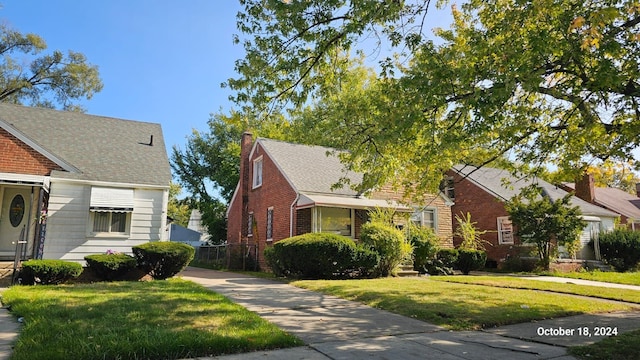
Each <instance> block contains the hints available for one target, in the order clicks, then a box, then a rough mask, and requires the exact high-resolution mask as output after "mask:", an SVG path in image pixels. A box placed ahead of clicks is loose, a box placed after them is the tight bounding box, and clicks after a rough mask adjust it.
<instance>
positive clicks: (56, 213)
mask: <svg viewBox="0 0 640 360" xmlns="http://www.w3.org/2000/svg"><path fill="white" fill-rule="evenodd" d="M164 192H165V191H164V190H162V189H159V190H156V189H134V208H133V212H132V213H131V222H130V224H129V225H130V227H129V235H128V236H119V237H104V236H101V237H91V235H90V234H89V230H90V227H91V224H90V223H89V222H90V220H89V219H90V218H89V201H90V198H91V185H84V184H75V183H64V182H53V181H52V184H51V195H50V197H49V216H48V219H47V233H46V240H45V247H44V258H45V259H63V260H72V261H81V262H84V257H85V256H86V255H90V254H101V253H105V252H107V250H112V251H118V252H124V253H129V254H130V253H131V247H132V246H135V245H139V244H142V243H145V242H148V241H158V240H161V239H162V233H163V232H164V228H165V225H164V222H165V220H164V219H166V214H164V212H163V209H164V208H166V204H164V205H163V200H164V198H165V196H164Z"/></svg>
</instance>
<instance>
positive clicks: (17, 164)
mask: <svg viewBox="0 0 640 360" xmlns="http://www.w3.org/2000/svg"><path fill="white" fill-rule="evenodd" d="M170 181H171V171H170V168H169V160H168V158H167V153H166V148H165V146H164V140H163V137H162V129H161V127H160V125H159V124H152V123H144V122H138V121H129V120H120V119H114V118H108V117H101V116H94V115H87V114H82V113H77V112H66V111H56V110H51V109H44V108H31V107H24V106H18V105H13V104H4V103H2V104H0V205H1V206H0V259H3V260H6V259H13V258H14V257H15V255H16V253H19V255H20V257H21V258H22V259H27V258H45V259H63V260H71V261H79V262H84V256H85V255H89V254H96V253H105V252H106V251H107V250H112V251H119V252H128V253H131V246H133V245H138V244H141V243H144V242H147V241H155V240H163V239H164V238H165V236H166V235H165V227H166V216H167V201H168V192H169V182H170ZM19 239H24V241H26V243H24V245H22V248H21V249H19V248H18V247H17V246H16V244H17V243H18V240H19Z"/></svg>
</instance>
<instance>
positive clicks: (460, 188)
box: [447, 166, 618, 266]
mask: <svg viewBox="0 0 640 360" xmlns="http://www.w3.org/2000/svg"><path fill="white" fill-rule="evenodd" d="M448 176H449V180H450V181H449V182H448V184H449V185H450V186H449V188H448V189H447V195H448V196H449V197H450V198H452V199H453V200H454V202H455V203H454V205H453V207H452V212H453V214H454V218H455V215H459V214H461V213H462V214H466V213H469V214H471V220H472V221H473V222H476V223H477V224H476V227H477V228H478V229H479V230H482V231H486V233H485V234H484V235H482V239H483V240H485V241H486V242H487V244H486V251H487V259H488V262H487V264H488V265H493V266H496V265H499V264H500V263H502V262H504V261H505V260H506V259H507V258H508V257H511V256H518V255H520V254H519V253H520V250H522V249H523V248H522V247H521V245H522V242H521V241H520V239H519V238H518V236H516V235H515V233H516V231H515V229H514V227H513V225H512V223H511V220H510V219H509V214H508V213H507V211H506V209H505V206H504V203H505V201H507V200H509V199H511V198H512V197H514V196H515V195H518V194H519V193H520V190H522V189H523V188H524V187H526V186H529V185H531V184H532V183H533V182H535V183H537V184H538V185H539V186H540V187H542V188H543V190H544V192H545V195H546V196H548V197H549V198H550V199H551V200H553V201H556V200H558V199H561V198H562V197H564V196H565V195H567V192H566V191H564V190H562V189H560V188H559V187H557V186H555V185H552V184H549V183H547V182H545V181H543V180H540V179H530V178H528V177H522V178H518V177H515V176H513V175H511V174H510V173H509V172H508V171H506V170H501V169H494V168H489V167H482V168H476V167H473V166H456V167H454V168H453V169H452V170H450V171H449V172H448ZM571 205H572V206H578V207H580V210H581V211H582V217H583V219H584V220H586V221H587V224H588V225H587V226H586V227H585V229H584V230H583V231H582V234H581V236H580V243H581V248H580V250H579V253H578V254H577V256H576V257H577V259H582V260H590V259H599V254H598V253H597V252H596V253H594V251H593V250H592V249H591V248H590V247H589V246H587V244H588V243H589V241H590V240H591V239H592V238H593V239H596V240H597V235H598V233H599V232H601V231H609V230H611V229H613V227H614V221H615V218H616V217H617V216H618V215H617V214H615V213H613V212H611V211H609V210H606V209H603V208H601V207H598V206H595V205H593V204H590V203H588V202H586V201H584V200H582V199H579V198H578V197H576V196H573V197H572V199H571ZM456 227H457V224H456V222H455V220H454V223H453V229H454V232H455V229H456ZM453 242H454V245H455V246H458V245H460V243H461V242H462V240H461V239H459V238H457V237H454V239H453ZM559 252H560V254H559V255H560V257H561V258H562V257H568V256H567V254H566V253H564V252H563V249H562V248H560V249H559Z"/></svg>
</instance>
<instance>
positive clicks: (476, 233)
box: [454, 213, 487, 251]
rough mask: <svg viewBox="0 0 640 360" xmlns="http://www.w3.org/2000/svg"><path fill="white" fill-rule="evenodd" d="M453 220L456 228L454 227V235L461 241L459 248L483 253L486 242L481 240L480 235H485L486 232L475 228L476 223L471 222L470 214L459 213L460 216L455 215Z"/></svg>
mask: <svg viewBox="0 0 640 360" xmlns="http://www.w3.org/2000/svg"><path fill="white" fill-rule="evenodd" d="M455 218H456V222H457V223H458V226H457V227H456V231H455V234H454V235H456V236H458V237H460V238H461V239H462V243H461V244H460V248H461V249H467V250H482V251H484V250H485V244H486V243H487V241H486V240H483V239H482V235H484V234H486V233H487V231H486V230H479V229H478V228H477V227H476V224H477V222H474V221H471V214H470V213H466V214H464V213H460V215H456V216H455Z"/></svg>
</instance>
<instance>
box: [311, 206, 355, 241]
mask: <svg viewBox="0 0 640 360" xmlns="http://www.w3.org/2000/svg"><path fill="white" fill-rule="evenodd" d="M314 212H315V216H314V217H313V232H329V233H334V234H339V235H343V236H350V237H353V236H354V234H353V227H354V226H353V221H354V220H353V219H354V216H353V209H347V208H334V207H316V208H314Z"/></svg>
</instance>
